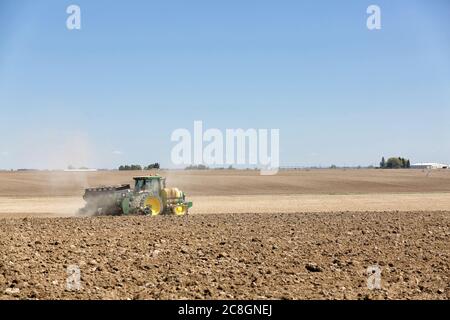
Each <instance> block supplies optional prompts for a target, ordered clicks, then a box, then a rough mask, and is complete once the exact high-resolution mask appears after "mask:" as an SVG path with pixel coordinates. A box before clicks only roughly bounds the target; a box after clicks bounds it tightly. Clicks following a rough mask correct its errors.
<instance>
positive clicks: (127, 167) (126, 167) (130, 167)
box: [119, 162, 160, 171]
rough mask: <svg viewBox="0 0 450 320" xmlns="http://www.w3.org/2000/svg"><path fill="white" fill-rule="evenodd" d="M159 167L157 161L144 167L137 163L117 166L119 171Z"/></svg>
mask: <svg viewBox="0 0 450 320" xmlns="http://www.w3.org/2000/svg"><path fill="white" fill-rule="evenodd" d="M159 168H160V166H159V163H158V162H156V163H152V164H149V165H148V166H146V167H145V166H144V167H142V166H140V165H138V164H132V165H122V166H119V171H131V170H133V171H140V170H151V169H159Z"/></svg>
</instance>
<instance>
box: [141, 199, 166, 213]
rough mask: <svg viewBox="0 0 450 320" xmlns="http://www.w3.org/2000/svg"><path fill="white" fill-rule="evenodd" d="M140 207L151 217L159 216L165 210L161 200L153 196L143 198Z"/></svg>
mask: <svg viewBox="0 0 450 320" xmlns="http://www.w3.org/2000/svg"><path fill="white" fill-rule="evenodd" d="M140 207H141V208H142V209H143V210H144V212H145V213H147V214H148V215H150V216H158V215H160V214H161V213H162V212H163V210H164V206H163V202H162V200H161V198H160V197H157V196H153V195H147V196H145V197H142V199H141V203H140Z"/></svg>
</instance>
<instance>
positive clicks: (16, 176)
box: [0, 169, 450, 197]
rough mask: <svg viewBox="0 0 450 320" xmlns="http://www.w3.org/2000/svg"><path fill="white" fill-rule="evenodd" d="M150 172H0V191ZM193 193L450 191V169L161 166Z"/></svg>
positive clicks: (40, 190) (29, 192) (78, 189)
mask: <svg viewBox="0 0 450 320" xmlns="http://www.w3.org/2000/svg"><path fill="white" fill-rule="evenodd" d="M146 173H148V172H141V171H139V172H136V171H131V172H130V171H122V172H119V171H100V172H87V173H77V172H0V196H27V197H31V196H81V195H82V194H83V190H84V188H86V187H94V186H98V185H111V184H122V183H132V182H133V180H132V178H133V176H136V175H142V174H146ZM160 174H161V175H163V176H165V177H167V183H168V185H169V186H176V187H179V188H180V189H182V190H184V191H185V192H187V194H188V195H190V196H206V195H217V196H219V195H220V196H227V195H265V194H366V193H411V192H412V193H422V192H427V193H429V192H450V170H433V171H423V170H375V169H372V170H367V169H361V170H341V169H336V170H297V171H280V172H279V173H278V174H277V175H275V176H260V175H259V172H258V171H253V170H248V171H242V170H210V171H183V170H180V171H162V172H160Z"/></svg>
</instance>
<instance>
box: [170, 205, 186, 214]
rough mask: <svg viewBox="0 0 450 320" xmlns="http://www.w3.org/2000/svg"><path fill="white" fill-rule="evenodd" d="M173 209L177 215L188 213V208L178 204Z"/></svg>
mask: <svg viewBox="0 0 450 320" xmlns="http://www.w3.org/2000/svg"><path fill="white" fill-rule="evenodd" d="M172 211H173V213H174V214H175V215H177V216H183V215H185V214H186V211H187V208H186V207H185V206H180V205H177V206H175V207H173V209H172Z"/></svg>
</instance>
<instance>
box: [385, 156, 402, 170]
mask: <svg viewBox="0 0 450 320" xmlns="http://www.w3.org/2000/svg"><path fill="white" fill-rule="evenodd" d="M402 167H403V163H402V160H401V159H400V158H389V159H388V161H387V162H386V168H389V169H398V168H402Z"/></svg>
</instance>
